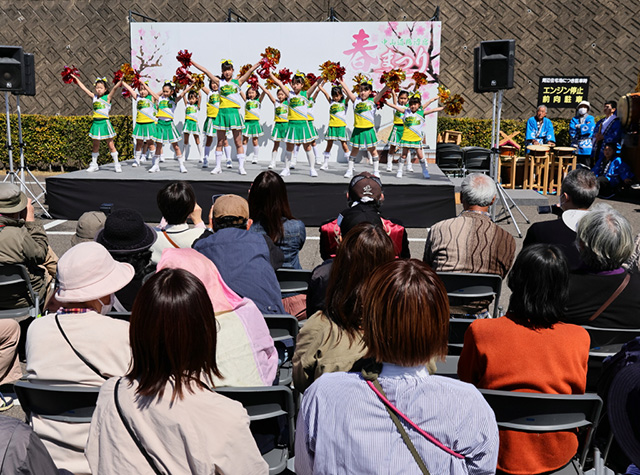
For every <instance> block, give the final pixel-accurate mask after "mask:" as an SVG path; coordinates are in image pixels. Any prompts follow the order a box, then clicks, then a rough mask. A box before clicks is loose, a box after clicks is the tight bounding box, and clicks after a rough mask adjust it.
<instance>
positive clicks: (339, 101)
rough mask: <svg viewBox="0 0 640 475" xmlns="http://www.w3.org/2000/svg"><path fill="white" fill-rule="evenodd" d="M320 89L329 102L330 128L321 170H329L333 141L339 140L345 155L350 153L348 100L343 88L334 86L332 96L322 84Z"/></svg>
mask: <svg viewBox="0 0 640 475" xmlns="http://www.w3.org/2000/svg"><path fill="white" fill-rule="evenodd" d="M318 89H320V91H322V94H324V97H326V98H327V101H328V102H329V128H328V129H327V133H326V134H324V139H325V140H326V142H327V148H326V150H325V151H324V163H323V164H322V166H321V167H320V170H328V169H329V157H330V156H331V148H332V147H333V141H334V140H337V141H339V142H340V143H341V144H342V150H343V151H344V154H345V155H348V153H349V147H348V146H347V103H348V99H345V97H344V92H343V91H342V86H333V87H332V88H331V96H329V94H328V93H327V91H325V89H324V88H323V87H322V84H321V85H320V86H318Z"/></svg>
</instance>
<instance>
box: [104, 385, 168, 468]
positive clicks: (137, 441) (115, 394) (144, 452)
mask: <svg viewBox="0 0 640 475" xmlns="http://www.w3.org/2000/svg"><path fill="white" fill-rule="evenodd" d="M121 380H122V378H119V379H118V381H116V385H115V387H114V388H113V400H114V402H115V403H116V410H117V411H118V415H119V416H120V420H121V421H122V424H124V428H125V429H127V432H128V433H129V435H130V436H131V438H132V439H133V441H134V442H135V444H136V447H138V450H140V452H141V453H142V455H143V456H144V458H145V459H147V462H148V463H149V465H150V466H151V468H152V469H153V473H155V474H157V475H161V474H162V472H161V471H160V470H158V467H157V466H156V464H155V462H154V461H153V459H152V458H151V455H149V452H147V449H145V448H144V446H143V445H142V442H140V439H138V438H137V437H136V435H135V434H134V433H133V429H132V428H131V426H130V425H129V423H128V422H127V420H126V419H125V417H124V414H123V413H122V408H121V407H120V401H119V400H118V389H119V388H120V381H121Z"/></svg>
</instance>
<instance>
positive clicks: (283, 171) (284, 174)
mask: <svg viewBox="0 0 640 475" xmlns="http://www.w3.org/2000/svg"><path fill="white" fill-rule="evenodd" d="M289 175H291V172H290V171H289V169H288V168H283V169H282V171H281V172H280V176H289Z"/></svg>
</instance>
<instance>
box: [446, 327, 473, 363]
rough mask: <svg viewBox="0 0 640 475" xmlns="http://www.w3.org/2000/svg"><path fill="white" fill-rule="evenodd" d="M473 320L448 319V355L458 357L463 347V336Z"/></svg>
mask: <svg viewBox="0 0 640 475" xmlns="http://www.w3.org/2000/svg"><path fill="white" fill-rule="evenodd" d="M474 320H475V318H451V319H449V354H450V355H459V354H460V353H461V352H462V346H463V345H464V334H465V333H466V332H467V328H469V325H471V323H472V322H473V321H474Z"/></svg>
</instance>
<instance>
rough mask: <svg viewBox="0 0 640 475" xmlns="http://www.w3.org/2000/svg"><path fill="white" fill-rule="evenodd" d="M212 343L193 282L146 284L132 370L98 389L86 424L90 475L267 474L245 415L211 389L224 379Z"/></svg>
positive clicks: (177, 272) (165, 277)
mask: <svg viewBox="0 0 640 475" xmlns="http://www.w3.org/2000/svg"><path fill="white" fill-rule="evenodd" d="M214 305H216V303H214ZM216 340H217V328H216V318H215V315H214V308H213V306H212V305H211V300H210V298H209V296H208V295H207V290H206V289H205V287H204V285H203V284H202V282H201V281H200V280H199V279H198V278H197V277H195V276H194V275H193V274H191V273H190V272H187V271H185V270H182V269H163V270H161V271H160V272H158V273H157V274H155V275H154V276H152V277H151V278H150V279H149V280H148V281H147V282H146V283H145V285H144V286H143V287H142V288H141V289H140V292H139V293H138V297H137V298H136V301H135V304H134V306H133V311H132V313H131V351H132V354H133V363H132V366H131V369H130V370H129V372H128V373H127V374H126V376H124V377H121V378H112V379H110V380H109V381H107V382H106V383H105V384H104V385H103V386H102V388H101V389H100V396H99V397H98V404H97V407H96V410H95V413H94V414H93V419H92V421H91V431H90V434H89V440H88V442H87V448H86V456H87V460H88V461H89V465H90V467H91V470H92V472H93V473H100V474H125V473H154V472H155V473H173V474H183V473H211V474H213V473H229V474H232V473H246V474H249V473H251V474H254V473H255V474H267V473H268V472H269V470H268V466H267V463H266V462H265V461H264V460H263V458H262V457H261V456H260V452H259V451H258V448H257V446H256V443H255V441H254V439H253V437H252V435H251V432H250V431H249V416H248V415H247V412H246V410H245V409H244V408H243V407H242V405H241V404H240V403H238V402H235V401H232V400H230V399H228V398H226V397H224V396H222V395H220V394H217V393H216V392H215V391H214V390H213V388H212V386H211V385H210V383H209V381H211V380H212V379H214V377H217V378H220V377H221V374H220V371H219V369H218V366H217V360H216V355H217V354H218V352H217V350H216Z"/></svg>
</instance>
